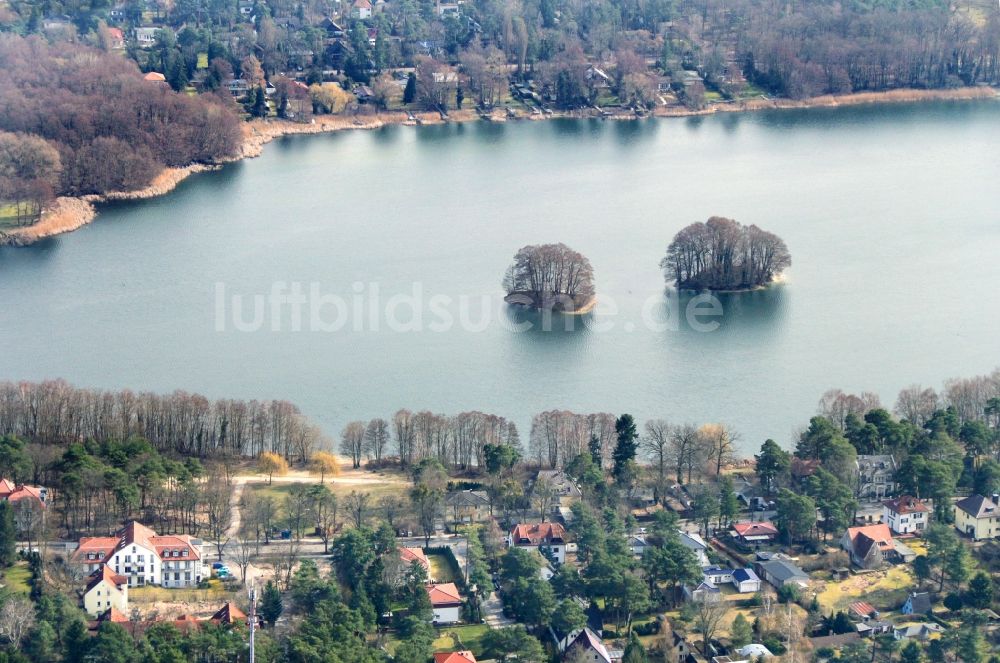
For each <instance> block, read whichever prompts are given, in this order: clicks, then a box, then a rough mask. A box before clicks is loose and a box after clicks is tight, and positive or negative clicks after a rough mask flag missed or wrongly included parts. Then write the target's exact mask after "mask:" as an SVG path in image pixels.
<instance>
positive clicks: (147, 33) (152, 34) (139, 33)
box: [135, 27, 161, 48]
mask: <svg viewBox="0 0 1000 663" xmlns="http://www.w3.org/2000/svg"><path fill="white" fill-rule="evenodd" d="M160 30H161V28H153V27H145V28H136V29H135V43H136V44H138V45H139V48H150V47H152V46H154V45H155V44H156V33H157V32H159V31H160Z"/></svg>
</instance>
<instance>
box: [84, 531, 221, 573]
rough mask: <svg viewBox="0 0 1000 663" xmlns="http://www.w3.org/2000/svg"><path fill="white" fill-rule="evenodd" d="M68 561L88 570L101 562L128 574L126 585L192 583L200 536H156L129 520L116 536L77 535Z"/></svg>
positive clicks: (199, 567) (197, 566)
mask: <svg viewBox="0 0 1000 663" xmlns="http://www.w3.org/2000/svg"><path fill="white" fill-rule="evenodd" d="M70 561H71V562H72V563H74V564H80V565H83V566H85V567H86V569H87V571H88V572H89V573H93V572H95V571H97V570H98V569H99V568H100V567H101V566H102V565H106V566H107V567H108V568H110V569H111V570H113V571H114V573H115V574H118V575H123V576H125V577H127V578H128V585H129V586H130V587H141V586H143V585H161V586H163V587H194V586H196V585H197V584H198V583H199V582H201V572H202V558H201V540H200V539H195V538H192V537H191V536H188V535H187V534H173V535H166V536H160V535H158V534H157V533H156V532H154V531H153V530H151V529H149V528H148V527H146V526H145V525H141V524H139V523H137V522H135V521H132V522H130V523H129V524H128V525H126V526H125V527H124V528H123V529H122V530H120V531H119V532H118V533H117V535H116V536H113V537H112V536H92V537H86V538H83V539H80V545H79V546H78V547H77V549H76V550H74V551H73V554H72V555H71V556H70Z"/></svg>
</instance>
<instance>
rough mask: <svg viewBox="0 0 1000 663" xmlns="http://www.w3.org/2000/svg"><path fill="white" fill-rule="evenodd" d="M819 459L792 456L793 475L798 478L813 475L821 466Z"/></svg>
mask: <svg viewBox="0 0 1000 663" xmlns="http://www.w3.org/2000/svg"><path fill="white" fill-rule="evenodd" d="M819 465H820V463H819V461H818V460H816V459H815V458H808V459H807V458H798V457H794V458H792V468H791V469H792V476H793V477H797V478H800V479H801V478H804V477H811V476H812V475H813V474H815V473H816V470H817V469H818V468H819Z"/></svg>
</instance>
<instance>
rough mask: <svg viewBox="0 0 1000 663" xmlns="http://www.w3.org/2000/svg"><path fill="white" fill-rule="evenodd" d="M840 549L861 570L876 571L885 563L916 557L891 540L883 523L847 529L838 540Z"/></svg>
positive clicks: (887, 527)
mask: <svg viewBox="0 0 1000 663" xmlns="http://www.w3.org/2000/svg"><path fill="white" fill-rule="evenodd" d="M840 547H841V548H843V549H844V550H846V551H847V552H848V553H849V554H850V556H851V561H852V562H854V563H855V564H857V565H858V566H860V567H861V568H863V569H877V568H879V567H880V566H882V565H883V564H885V563H887V562H890V563H895V562H908V561H912V560H913V558H914V557H916V555H915V554H914V553H913V551H912V550H910V549H909V548H907V547H906V546H904V545H903V544H901V543H899V542H898V541H896V540H895V539H893V538H892V533H891V532H890V531H889V526H888V525H886V524H885V523H879V524H878V525H866V526H864V527H850V528H848V529H847V531H846V532H844V536H843V537H841V539H840Z"/></svg>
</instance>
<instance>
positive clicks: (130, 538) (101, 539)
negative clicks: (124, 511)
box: [71, 520, 200, 562]
mask: <svg viewBox="0 0 1000 663" xmlns="http://www.w3.org/2000/svg"><path fill="white" fill-rule="evenodd" d="M132 544H137V545H141V546H142V547H144V548H146V549H148V550H153V551H155V552H156V554H157V555H159V556H160V557H162V558H166V555H165V554H164V553H166V552H168V551H173V550H178V551H181V550H183V551H184V552H185V553H186V554H185V555H184V556H183V557H182V559H200V558H199V556H198V551H197V549H196V548H195V547H194V546H193V545H191V537H190V536H188V535H187V534H172V535H164V536H161V535H159V534H157V533H156V532H154V531H153V530H151V529H150V528H148V527H146V526H145V525H143V524H142V523H138V522H136V521H134V520H133V521H131V522H130V523H129V524H127V525H126V526H125V527H124V528H122V529H121V530H120V531H119V532H118V535H117V536H115V537H111V536H91V537H85V538H82V539H80V545H79V546H78V547H77V549H76V550H74V551H73V555H72V556H71V559H72V560H73V561H74V562H86V561H88V560H87V558H86V555H87V553H103V557H100V558H99V559H98V560H96V561H100V562H103V561H104V560H106V559H107V558H108V557H110V556H111V555H113V554H114V553H115V551H116V550H121V549H122V548H124V547H126V546H130V545H132ZM91 561H93V560H91Z"/></svg>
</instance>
